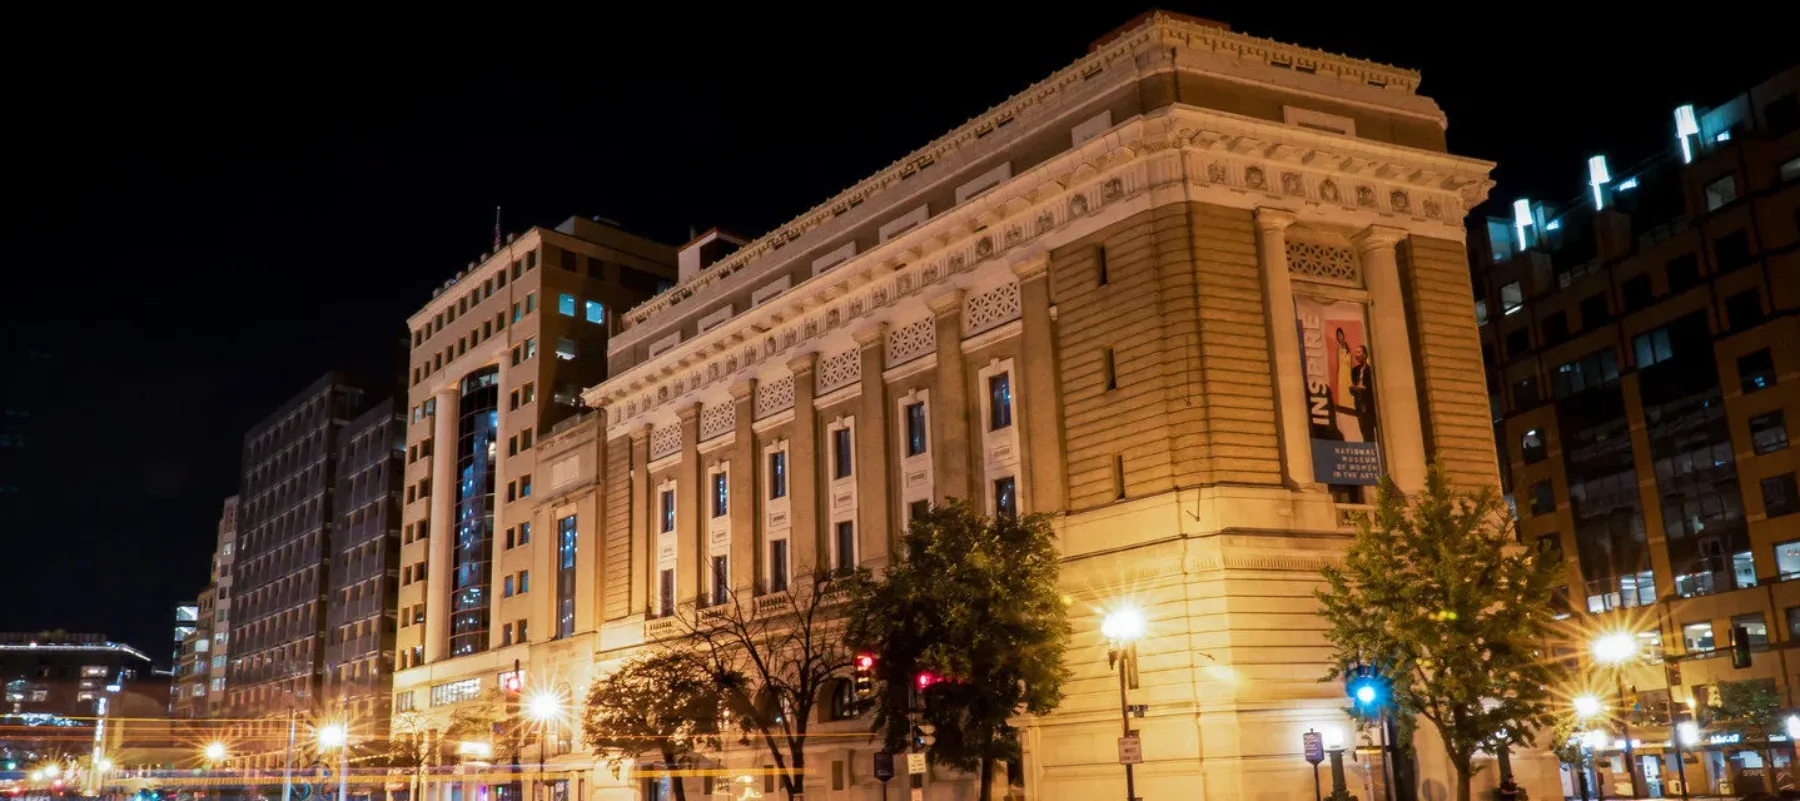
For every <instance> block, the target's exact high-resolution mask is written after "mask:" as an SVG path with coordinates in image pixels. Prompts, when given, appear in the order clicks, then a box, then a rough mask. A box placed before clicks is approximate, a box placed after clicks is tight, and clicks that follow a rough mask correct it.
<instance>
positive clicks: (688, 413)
mask: <svg viewBox="0 0 1800 801" xmlns="http://www.w3.org/2000/svg"><path fill="white" fill-rule="evenodd" d="M675 417H676V418H678V419H679V420H681V422H682V423H684V424H685V423H690V422H693V421H694V420H696V419H698V418H699V417H700V403H699V402H698V401H696V402H694V403H684V404H681V405H680V406H677V407H675Z"/></svg>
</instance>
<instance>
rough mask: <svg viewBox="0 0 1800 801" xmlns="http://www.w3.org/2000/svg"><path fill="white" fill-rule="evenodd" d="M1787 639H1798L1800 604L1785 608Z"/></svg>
mask: <svg viewBox="0 0 1800 801" xmlns="http://www.w3.org/2000/svg"><path fill="white" fill-rule="evenodd" d="M1787 623H1788V639H1790V640H1793V639H1800V606H1790V607H1788V608H1787Z"/></svg>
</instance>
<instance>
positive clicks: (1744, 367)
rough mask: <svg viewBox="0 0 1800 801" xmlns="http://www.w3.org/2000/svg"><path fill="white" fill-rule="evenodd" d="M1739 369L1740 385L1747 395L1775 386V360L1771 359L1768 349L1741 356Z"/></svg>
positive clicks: (1738, 364)
mask: <svg viewBox="0 0 1800 801" xmlns="http://www.w3.org/2000/svg"><path fill="white" fill-rule="evenodd" d="M1737 368H1738V384H1739V386H1741V387H1742V388H1743V390H1744V394H1746V395H1748V394H1750V393H1752V392H1755V391H1757V390H1759V389H1767V388H1769V387H1772V386H1775V360H1774V359H1772V358H1770V356H1769V349H1768V348H1763V349H1762V350H1757V351H1751V352H1749V353H1746V354H1744V355H1742V356H1739V357H1738V360H1737Z"/></svg>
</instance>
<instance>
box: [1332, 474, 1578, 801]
mask: <svg viewBox="0 0 1800 801" xmlns="http://www.w3.org/2000/svg"><path fill="white" fill-rule="evenodd" d="M1559 572H1560V570H1559V568H1558V567H1557V566H1556V565H1555V564H1552V563H1550V562H1549V561H1548V560H1543V559H1538V558H1536V555H1535V554H1534V553H1532V552H1531V551H1529V550H1526V549H1523V548H1519V547H1517V545H1516V544H1515V542H1514V539H1513V536H1512V526H1511V521H1510V519H1509V517H1508V515H1507V514H1506V507H1505V505H1504V504H1503V503H1502V502H1501V501H1500V499H1499V498H1498V497H1497V496H1496V495H1495V493H1494V491H1493V490H1492V489H1484V490H1482V491H1481V492H1479V493H1474V494H1470V493H1462V492H1457V491H1454V490H1452V489H1451V488H1450V486H1449V483H1448V482H1447V481H1446V480H1445V478H1444V474H1443V471H1442V470H1441V469H1440V468H1439V467H1438V466H1436V465H1434V466H1433V467H1432V468H1431V470H1430V471H1429V472H1428V474H1427V477H1426V482H1425V487H1424V489H1423V490H1422V491H1421V492H1420V493H1419V494H1418V496H1417V497H1416V498H1414V499H1413V500H1412V501H1411V502H1409V501H1408V500H1407V498H1406V496H1405V495H1404V494H1403V493H1401V492H1400V490H1399V489H1398V488H1397V487H1395V486H1394V483H1393V481H1392V480H1388V479H1384V480H1383V481H1382V483H1381V487H1380V489H1379V491H1378V493H1377V496H1376V504H1375V512H1374V515H1373V516H1372V518H1370V519H1368V520H1365V521H1364V522H1362V523H1361V524H1359V525H1358V526H1357V532H1356V538H1355V540H1354V541H1353V542H1352V543H1351V545H1350V550H1349V553H1348V554H1347V555H1346V556H1345V558H1344V562H1343V564H1342V565H1341V566H1335V565H1334V566H1330V567H1327V568H1325V569H1324V571H1323V573H1324V577H1325V582H1326V589H1324V590H1321V591H1319V593H1318V596H1319V600H1320V602H1321V603H1322V604H1323V607H1324V609H1323V615H1324V617H1325V619H1326V621H1327V622H1328V623H1329V624H1330V628H1329V630H1328V631H1327V632H1326V637H1327V639H1329V640H1330V641H1331V643H1332V644H1333V645H1334V646H1335V648H1336V653H1335V654H1334V655H1333V661H1334V663H1335V664H1334V666H1333V668H1332V670H1331V672H1330V673H1329V674H1328V675H1327V676H1326V677H1325V680H1327V681H1330V680H1333V679H1338V678H1340V677H1342V676H1343V675H1344V672H1345V671H1346V670H1347V669H1348V668H1349V667H1350V666H1351V665H1352V664H1353V663H1356V662H1358V661H1361V662H1364V663H1368V664H1373V665H1376V666H1378V667H1379V669H1380V670H1381V671H1382V673H1383V674H1384V675H1386V676H1387V677H1388V678H1389V679H1390V680H1391V681H1392V682H1393V694H1392V703H1393V706H1394V709H1395V714H1398V715H1400V716H1401V717H1402V719H1405V718H1411V717H1423V718H1424V719H1425V720H1427V721H1430V723H1431V724H1432V725H1433V726H1434V727H1435V728H1436V729H1437V732H1438V734H1439V735H1440V736H1441V737H1442V739H1443V741H1444V747H1445V750H1446V751H1447V752H1448V754H1447V755H1448V756H1449V758H1450V764H1451V765H1452V766H1453V767H1454V768H1455V770H1456V782H1457V790H1456V798H1457V801H1468V799H1469V792H1470V790H1469V784H1470V779H1471V778H1473V776H1474V773H1475V767H1474V764H1473V763H1474V757H1475V753H1476V752H1477V751H1479V750H1482V749H1484V748H1488V747H1490V746H1491V745H1492V743H1493V742H1494V740H1495V739H1496V738H1497V737H1499V736H1501V733H1502V732H1506V733H1509V734H1510V735H1511V736H1512V738H1513V740H1514V741H1516V742H1519V743H1521V744H1523V745H1530V744H1531V742H1532V738H1533V737H1534V736H1535V733H1536V732H1537V731H1539V730H1540V729H1543V728H1545V727H1547V726H1549V725H1550V724H1551V723H1552V722H1553V717H1554V716H1553V715H1552V712H1551V698H1550V688H1551V687H1554V686H1557V685H1558V684H1560V681H1559V679H1560V676H1561V673H1562V667H1561V665H1560V663H1558V662H1555V661H1553V660H1549V659H1546V658H1544V654H1543V652H1542V649H1543V648H1544V643H1546V642H1547V641H1548V640H1549V639H1550V637H1551V634H1552V626H1553V624H1554V618H1553V617H1552V615H1553V611H1552V609H1551V606H1550V600H1549V599H1550V591H1551V588H1552V586H1553V585H1554V584H1555V583H1556V581H1557V577H1558V574H1559Z"/></svg>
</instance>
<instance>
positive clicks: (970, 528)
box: [849, 500, 1070, 801]
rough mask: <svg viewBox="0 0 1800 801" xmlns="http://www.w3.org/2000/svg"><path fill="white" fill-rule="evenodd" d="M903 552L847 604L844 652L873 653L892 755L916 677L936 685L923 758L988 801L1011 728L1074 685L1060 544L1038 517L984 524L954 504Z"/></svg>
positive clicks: (940, 510)
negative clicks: (855, 648)
mask: <svg viewBox="0 0 1800 801" xmlns="http://www.w3.org/2000/svg"><path fill="white" fill-rule="evenodd" d="M904 546H905V547H904V552H905V553H906V554H907V556H906V558H905V559H902V560H899V561H897V562H896V563H895V564H893V565H892V566H891V567H889V568H888V570H887V571H886V572H885V573H884V574H883V575H882V576H881V577H880V578H879V579H877V580H874V581H871V582H868V583H865V584H863V585H861V587H860V588H859V590H858V591H857V593H856V594H855V597H854V599H853V601H852V603H851V612H850V631H849V635H850V639H851V642H853V643H857V644H859V645H862V646H864V647H866V648H868V649H869V650H871V651H873V652H874V653H875V654H876V656H877V663H876V664H877V667H876V672H877V675H878V677H879V678H880V679H881V681H882V682H883V684H884V685H885V686H886V688H887V692H885V693H884V694H883V696H882V700H881V702H880V703H879V704H878V705H877V708H876V716H875V722H874V725H875V727H876V729H877V730H878V731H883V732H884V733H885V739H886V741H887V744H888V746H889V747H890V748H897V747H898V746H899V745H900V744H901V743H902V742H903V741H904V740H905V738H906V737H907V736H908V734H909V733H910V728H911V723H910V721H909V720H908V718H907V712H908V709H907V706H908V703H907V700H908V699H907V691H908V690H909V689H910V687H911V683H912V681H913V677H914V675H915V674H916V673H917V672H919V671H930V672H932V673H935V674H937V675H938V676H941V677H942V678H943V679H944V680H943V681H941V682H939V683H938V684H935V685H933V686H932V687H931V688H930V689H929V690H928V691H927V693H926V695H927V699H928V703H927V705H926V710H925V712H924V720H925V721H927V722H929V723H931V724H933V725H935V726H936V727H937V733H936V737H937V742H936V743H935V744H934V745H933V746H932V747H931V750H930V752H929V757H930V759H931V760H932V761H933V762H936V763H939V764H944V765H949V766H951V767H954V768H957V769H959V770H965V771H975V770H978V771H980V775H981V791H980V792H981V796H980V797H981V801H989V799H990V797H991V793H992V780H993V771H994V765H995V763H996V762H999V761H1006V762H1017V761H1018V759H1019V756H1020V747H1019V739H1018V732H1017V731H1016V730H1015V729H1014V728H1013V726H1012V725H1011V722H1010V721H1011V719H1012V718H1013V717H1014V716H1015V715H1017V714H1019V713H1020V712H1021V711H1024V712H1029V713H1031V714H1034V715H1043V714H1048V713H1049V712H1050V711H1051V710H1052V709H1054V708H1056V705H1057V704H1058V703H1059V702H1061V701H1062V697H1063V690H1062V685H1063V682H1064V681H1065V680H1066V679H1067V678H1068V677H1069V670H1068V668H1067V667H1066V666H1065V665H1064V663H1063V651H1064V649H1065V648H1066V647H1067V645H1068V640H1069V632H1070V627H1069V621H1068V615H1067V608H1066V604H1065V603H1064V601H1063V597H1062V594H1061V591H1060V589H1059V584H1058V579H1059V576H1060V570H1061V558H1060V556H1059V555H1058V553H1057V551H1056V534H1055V531H1054V530H1053V529H1052V528H1051V526H1050V521H1049V519H1048V518H1047V517H1045V516H1043V515H1031V516H1028V517H1024V518H1014V517H1006V516H999V517H986V516H983V515H980V514H978V513H976V512H975V511H974V510H973V509H971V508H970V507H969V505H968V504H967V503H966V502H963V501H959V500H953V501H951V502H950V503H949V504H946V505H944V506H940V507H937V508H935V509H933V510H931V512H930V513H928V514H927V515H925V517H924V518H923V519H921V520H918V521H915V522H914V523H913V524H912V525H911V527H910V528H909V529H908V530H907V533H906V537H905V543H904Z"/></svg>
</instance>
